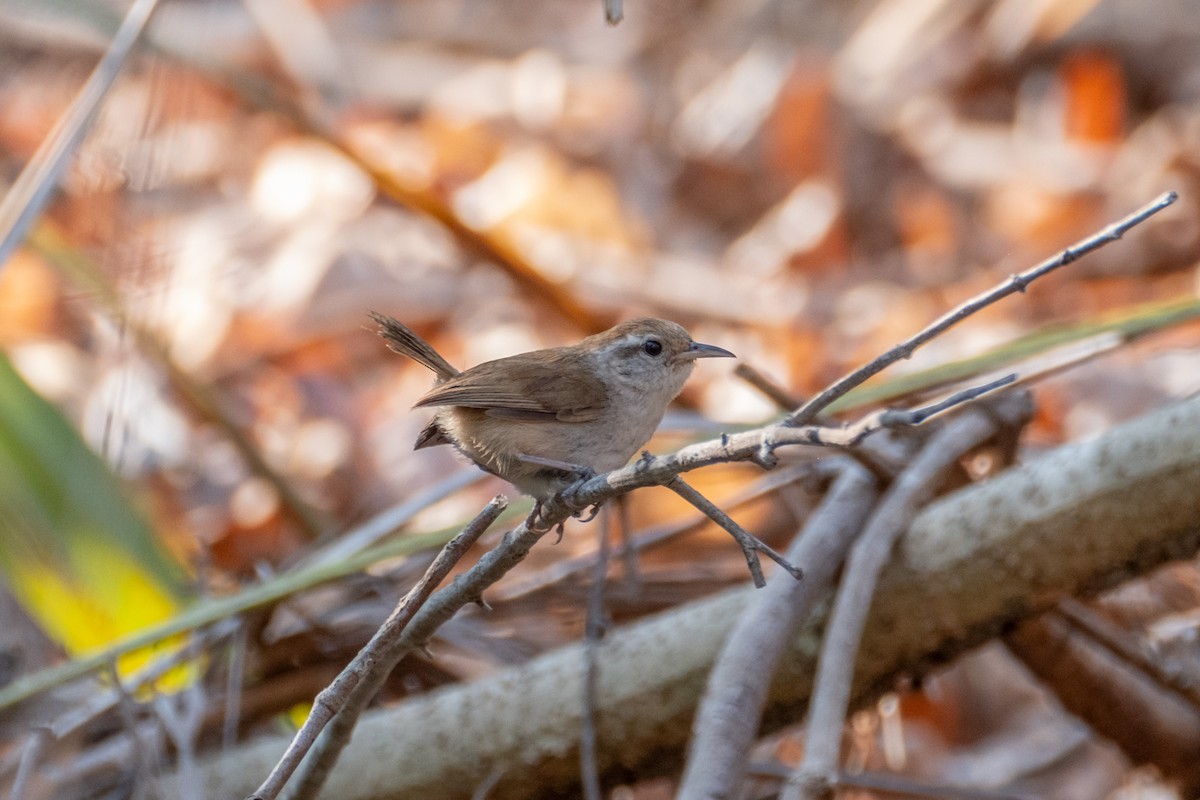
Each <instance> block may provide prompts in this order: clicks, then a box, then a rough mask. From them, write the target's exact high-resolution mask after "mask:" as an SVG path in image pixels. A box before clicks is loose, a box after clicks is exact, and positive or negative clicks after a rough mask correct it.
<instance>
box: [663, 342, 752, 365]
mask: <svg viewBox="0 0 1200 800" xmlns="http://www.w3.org/2000/svg"><path fill="white" fill-rule="evenodd" d="M697 358H737V356H735V355H734V354H733V353H731V352H729V351H728V350H726V349H725V348H724V347H717V346H716V345H715V344H701V343H700V342H692V343H691V344H690V345H688V349H687V350H684V351H683V352H682V353H680V354H679V355H677V356H675V358H674V360H675V361H694V360H695V359H697Z"/></svg>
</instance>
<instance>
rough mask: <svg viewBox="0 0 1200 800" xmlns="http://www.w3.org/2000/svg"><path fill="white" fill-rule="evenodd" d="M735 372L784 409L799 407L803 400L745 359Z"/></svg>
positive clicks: (734, 369)
mask: <svg viewBox="0 0 1200 800" xmlns="http://www.w3.org/2000/svg"><path fill="white" fill-rule="evenodd" d="M733 374H734V375H736V376H738V377H739V378H741V379H742V380H744V381H745V382H746V383H748V384H750V385H751V386H753V387H754V388H755V389H758V390H759V391H760V392H762V393H763V395H765V396H766V397H767V399H768V400H770V401H771V402H772V403H774V404H775V405H777V406H779V407H780V408H781V409H782V410H784V411H788V410H789V409H793V408H797V407H798V406H799V405H800V403H801V400H800V399H799V398H798V397H796V396H795V395H794V394H792V393H791V392H789V391H788V390H787V389H785V388H784V387H782V386H780V385H779V384H778V383H776V382H775V381H773V380H771V379H770V378H768V377H767V376H766V375H764V374H763V373H762V372H760V371H759V370H758V369H756V368H755V367H752V366H750V365H749V364H747V363H746V362H745V361H743V362H742V363H740V364H738V365H737V366H736V367H734V368H733Z"/></svg>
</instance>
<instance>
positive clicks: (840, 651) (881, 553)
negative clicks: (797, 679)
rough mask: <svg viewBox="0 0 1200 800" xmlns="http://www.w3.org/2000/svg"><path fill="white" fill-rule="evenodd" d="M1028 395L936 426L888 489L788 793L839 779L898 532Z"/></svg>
mask: <svg viewBox="0 0 1200 800" xmlns="http://www.w3.org/2000/svg"><path fill="white" fill-rule="evenodd" d="M1029 406H1030V404H1029V400H1028V397H1024V396H1013V397H1011V398H1010V399H1009V402H1007V403H1004V404H1002V405H998V406H997V407H996V409H995V413H994V415H993V414H988V413H985V412H984V411H982V410H980V409H978V408H972V409H969V410H967V411H966V412H964V413H963V414H961V415H960V416H958V417H955V418H954V419H953V420H951V421H949V422H948V423H946V425H945V427H943V428H941V429H940V430H939V431H937V432H936V433H935V434H934V435H933V437H932V438H930V440H929V442H928V443H927V444H926V445H925V446H924V447H923V448H922V450H921V452H920V453H919V454H918V455H917V457H916V458H915V459H914V460H913V462H912V463H911V464H910V465H909V466H908V468H907V469H905V470H904V471H903V472H902V473H901V474H900V476H899V478H897V480H896V482H895V483H894V484H893V485H892V487H891V488H890V489H889V490H888V491H887V493H886V494H885V496H884V498H883V500H882V501H881V502H880V504H879V506H878V508H877V509H876V510H875V512H874V513H873V514H872V515H871V519H870V521H869V522H868V523H867V527H866V529H865V530H864V531H863V533H862V535H861V536H860V537H859V539H858V540H857V541H856V542H855V543H854V547H853V549H852V550H851V551H850V557H849V559H848V561H847V565H846V570H845V574H844V575H843V576H842V580H841V584H840V586H839V588H838V592H837V597H836V600H835V605H834V608H833V613H832V614H831V616H830V621H829V626H828V628H827V629H826V632H825V637H824V641H823V642H822V645H821V658H820V660H819V662H818V669H817V678H816V683H815V686H814V689H813V700H812V704H811V706H810V709H809V717H808V727H807V733H806V736H805V752H804V760H803V762H802V763H801V765H800V769H799V770H798V771H797V773H796V774H795V775H793V777H792V778H791V779H789V781H788V784H787V786H786V787H785V789H784V792H783V795H782V797H783V798H784V800H801V798H817V797H826V796H828V794H829V791H830V789H831V786H832V784H833V782H834V780H835V779H836V776H837V770H838V756H839V752H840V749H841V741H842V726H843V723H844V720H845V718H846V709H847V706H848V705H849V702H850V686H851V680H852V678H853V675H854V662H855V658H856V657H857V655H858V645H859V641H860V640H861V638H862V631H863V627H864V625H865V624H866V619H867V612H868V611H869V610H870V608H871V600H872V598H873V597H874V595H875V585H876V583H877V581H878V579H879V574H880V572H882V570H883V567H884V565H885V564H886V563H887V561H888V558H889V557H890V555H891V552H892V546H893V545H894V543H895V541H896V538H897V537H898V536H899V535H900V534H901V533H903V532H904V530H905V528H907V527H908V523H909V521H910V520H911V519H912V516H913V515H914V514H915V513H916V511H917V509H918V508H919V506H920V504H921V503H922V502H924V501H925V499H926V498H928V497H929V496H930V494H931V493H932V492H933V490H934V488H935V486H936V482H937V480H938V479H939V478H940V476H941V475H942V474H943V473H944V472H945V470H946V469H947V468H948V467H949V466H951V465H953V464H954V463H955V462H956V461H957V460H958V459H959V458H960V457H961V456H962V455H963V454H964V453H966V452H967V451H969V450H971V449H972V448H974V447H976V446H978V445H979V444H981V443H982V442H984V441H986V440H987V439H989V438H990V437H991V436H993V435H994V434H995V433H996V431H997V428H998V423H999V421H1000V420H1003V423H1004V424H1005V425H1009V426H1015V425H1019V424H1020V423H1021V422H1022V421H1023V420H1024V419H1026V418H1028V415H1029V413H1030V411H1031V409H1030V407H1029Z"/></svg>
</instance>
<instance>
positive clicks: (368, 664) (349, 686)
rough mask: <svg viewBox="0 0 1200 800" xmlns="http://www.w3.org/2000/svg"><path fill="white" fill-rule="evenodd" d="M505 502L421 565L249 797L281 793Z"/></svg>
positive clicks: (267, 798) (495, 503) (268, 799)
mask: <svg viewBox="0 0 1200 800" xmlns="http://www.w3.org/2000/svg"><path fill="white" fill-rule="evenodd" d="M507 505H508V501H507V500H505V499H504V498H503V497H501V496H496V497H494V498H492V500H491V502H489V503H488V504H487V506H486V507H485V508H484V509H483V511H481V512H479V515H478V516H476V517H475V519H473V520H471V522H470V524H468V525H467V527H465V528H463V531H462V533H460V534H459V535H458V536H455V537H454V538H453V539H452V540H450V541H449V542H448V543H447V544H446V546H445V547H443V548H442V550H441V552H440V553H438V555H437V558H435V559H434V560H433V563H432V564H430V565H429V568H428V569H427V570H425V574H424V575H423V576H422V577H421V580H420V581H418V582H417V585H416V586H414V587H413V588H412V589H411V590H410V591H409V592H408V593H407V594H406V595H405V596H404V597H403V598H402V599H401V600H400V602H399V603H398V604H397V605H396V608H395V609H394V610H393V611H392V613H391V615H390V616H389V617H388V618H387V620H386V621H384V623H383V625H381V626H380V627H379V630H378V631H376V632H375V635H374V636H372V637H371V641H369V642H367V644H366V645H365V646H364V647H363V649H362V650H360V651H359V653H358V655H357V656H355V657H354V660H353V661H351V662H350V663H349V664H348V665H347V666H346V668H345V669H344V670H342V672H341V674H339V675H338V677H337V678H336V679H335V680H334V681H333V683H331V684H329V686H328V687H326V688H325V689H324V690H322V691H321V693H320V694H318V695H317V697H316V699H315V700H314V701H313V707H312V710H311V711H310V712H309V715H308V719H306V720H305V721H304V725H303V726H301V728H300V730H299V731H297V732H296V735H295V737H294V738H293V739H292V743H291V745H289V746H288V749H287V752H285V753H284V755H283V758H281V759H280V760H279V763H278V764H276V765H275V769H273V770H271V774H270V775H268V776H267V779H266V780H265V781H264V782H263V784H262V785H261V786H260V787H259V788H258V790H257V791H255V792H254V794H253V795H251V797H253V798H257V800H273V798H275V797H278V796H279V792H280V791H281V790H282V789H283V787H284V785H285V784H286V783H287V781H288V779H289V778H290V777H291V776H292V773H293V772H295V770H296V768H297V767H298V766H299V765H300V762H301V760H303V758H304V755H305V754H306V753H307V752H308V751H309V749H310V748H311V747H312V745H313V743H314V742H315V741H316V739H317V736H318V735H319V734H320V733H321V731H322V730H323V729H324V728H325V726H326V724H328V722H329V720H330V719H332V718H333V716H334V714H336V713H338V711H339V709H341V708H342V707H343V705H344V704H345V701H346V699H347V698H348V697H349V696H350V694H351V692H353V690H354V688H355V687H356V686H357V685H358V684H359V683H360V682H361V681H362V680H363V679H364V678H366V677H369V676H371V675H372V674H373V673H375V672H378V671H379V669H380V664H381V663H382V660H381V659H380V658H379V654H381V653H383V652H386V651H387V650H389V649H390V648H391V647H393V646H394V644H395V642H396V640H397V639H398V638H399V637H400V636H401V634H403V633H404V630H405V628H406V627H407V625H408V623H409V622H410V621H411V620H412V618H413V617H414V616H415V615H416V613H417V611H418V610H419V609H420V608H421V606H422V605H423V604H424V603H425V601H426V600H428V599H429V597H430V595H432V594H433V590H434V589H436V588H437V586H438V584H440V583H441V582H442V581H443V580H444V579H445V578H446V576H447V575H449V574H450V570H451V569H453V567H454V565H455V564H457V563H458V561H459V559H461V558H462V557H463V555H465V554H466V552H467V551H468V550H470V549H471V546H472V545H473V544H475V541H476V540H477V539H478V538H479V537H480V536H482V535H483V533H484V531H486V530H487V529H488V528H489V527H490V526H491V524H492V523H493V522H495V521H496V518H497V517H498V516H500V512H502V511H503V510H504V509H505V507H506V506H507ZM387 672H391V665H388V667H387V669H386V672H385V677H386V673H387Z"/></svg>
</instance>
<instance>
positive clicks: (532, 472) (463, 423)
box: [438, 407, 662, 498]
mask: <svg viewBox="0 0 1200 800" xmlns="http://www.w3.org/2000/svg"><path fill="white" fill-rule="evenodd" d="M638 416H639V417H641V418H639V419H636V420H631V419H629V418H628V417H620V416H618V415H605V416H602V417H601V418H599V419H596V420H592V421H589V422H560V421H556V420H550V421H543V420H536V421H535V420H521V419H505V418H497V417H489V416H487V415H486V412H484V411H482V410H480V409H473V408H461V407H448V408H445V409H443V410H442V411H441V413H439V415H438V422H439V424H440V425H441V427H442V429H443V430H444V431H445V432H446V433H447V434H448V436H449V437H450V438H451V439H452V440H453V441H454V443H455V444H456V446H457V447H458V449H459V450H460V451H461V452H462V453H463V454H464V455H466V456H467V457H468V458H470V459H471V460H472V461H475V462H476V463H477V464H479V465H480V466H481V467H483V468H484V469H486V470H487V471H488V472H491V473H494V474H496V475H499V476H500V477H502V478H504V479H505V480H507V481H509V482H510V483H512V484H514V485H516V486H517V488H519V489H521V490H522V491H524V492H527V493H528V494H531V495H533V496H534V497H538V498H546V497H548V496H550V495H551V494H554V493H555V492H557V491H560V490H561V489H563V488H565V487H566V486H568V485H570V484H571V483H572V482H573V481H574V480H577V479H578V477H579V476H578V475H571V474H564V473H563V472H562V471H561V470H555V469H549V468H547V467H545V466H541V465H538V464H530V463H528V462H526V461H522V460H521V459H519V458H517V457H516V455H517V454H522V455H527V456H536V457H539V458H543V459H550V460H553V461H559V462H563V463H566V464H572V465H575V466H579V467H584V468H587V469H591V470H593V471H594V472H597V473H600V472H608V471H609V470H613V469H617V468H618V467H622V466H624V465H625V464H626V463H628V462H629V459H630V458H631V457H632V456H633V455H634V454H635V453H637V452H638V449H639V448H641V447H642V446H643V445H644V444H645V443H646V442H647V441H649V439H650V437H651V436H652V435H654V431H655V429H656V428H657V427H658V424H659V422H661V421H662V415H661V414H659V415H649V417H647V416H646V415H638ZM485 428H486V436H480V435H479V432H480V431H481V430H482V429H485ZM504 454H510V455H507V456H506V455H504Z"/></svg>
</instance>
